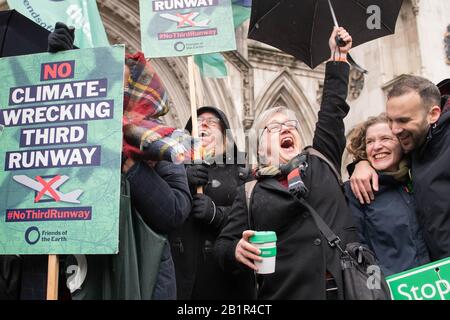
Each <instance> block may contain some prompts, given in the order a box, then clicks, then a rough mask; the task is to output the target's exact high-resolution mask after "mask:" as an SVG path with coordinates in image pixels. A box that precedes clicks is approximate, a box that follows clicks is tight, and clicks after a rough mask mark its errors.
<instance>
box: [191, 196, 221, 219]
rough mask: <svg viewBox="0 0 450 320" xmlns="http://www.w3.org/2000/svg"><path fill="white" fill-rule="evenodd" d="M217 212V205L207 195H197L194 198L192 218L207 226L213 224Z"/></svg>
mask: <svg viewBox="0 0 450 320" xmlns="http://www.w3.org/2000/svg"><path fill="white" fill-rule="evenodd" d="M216 210H217V208H216V205H215V204H214V202H213V201H212V200H211V198H210V197H208V196H207V195H204V194H203V193H197V194H195V195H194V196H193V201H192V211H191V215H192V217H194V218H196V219H199V220H202V221H203V222H205V223H207V224H212V223H213V221H214V219H215V215H216Z"/></svg>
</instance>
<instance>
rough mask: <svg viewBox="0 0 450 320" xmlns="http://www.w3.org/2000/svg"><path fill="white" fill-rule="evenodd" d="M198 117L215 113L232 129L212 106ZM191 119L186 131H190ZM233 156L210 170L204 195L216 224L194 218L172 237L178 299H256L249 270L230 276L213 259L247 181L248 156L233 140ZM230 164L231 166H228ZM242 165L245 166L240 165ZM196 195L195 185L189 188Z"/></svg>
mask: <svg viewBox="0 0 450 320" xmlns="http://www.w3.org/2000/svg"><path fill="white" fill-rule="evenodd" d="M197 112H198V115H201V114H202V113H204V112H212V113H213V114H215V115H216V116H217V117H218V118H219V119H221V121H222V123H223V127H224V129H229V128H230V126H229V123H228V120H227V118H226V116H225V114H224V113H223V112H222V111H220V110H219V109H216V108H213V107H202V108H200V109H199V110H198V111H197ZM191 128H192V124H191V120H189V122H188V123H187V125H186V129H187V130H189V131H191ZM227 143H228V144H231V145H232V146H233V148H232V149H233V150H234V152H233V153H231V152H230V153H229V154H227V155H226V159H224V161H223V163H224V164H214V165H212V166H211V167H209V168H208V175H209V182H208V184H207V185H206V187H205V188H204V194H205V195H207V196H209V197H210V198H211V199H212V201H214V203H215V204H216V208H217V215H216V218H215V221H214V224H211V225H208V224H206V223H205V222H203V221H199V220H198V219H196V218H194V217H189V218H188V219H187V221H186V222H185V224H184V225H183V226H182V227H181V228H179V229H178V230H177V231H176V232H173V233H171V234H170V237H169V239H170V243H171V247H172V254H173V258H174V262H175V270H176V274H177V291H178V299H183V300H185V299H195V300H197V299H213V300H223V299H251V298H253V297H254V293H255V289H254V277H253V273H252V272H250V271H249V270H243V271H242V272H237V273H235V274H231V273H229V272H224V271H222V270H221V268H220V267H219V265H218V264H217V261H216V260H215V258H214V256H213V248H214V243H215V241H216V238H217V236H218V235H219V233H220V230H221V229H222V227H223V225H224V224H225V223H226V222H227V220H228V214H229V210H230V208H231V205H232V203H233V201H234V198H235V195H236V190H237V188H238V187H239V186H240V185H242V184H243V183H244V182H245V181H246V179H247V176H248V174H247V171H246V169H245V166H244V164H243V163H244V161H245V156H244V154H242V153H240V152H238V150H237V147H236V145H235V144H234V141H228V142H227ZM227 163H228V164H227ZM241 163H242V164H241ZM190 187H191V191H192V192H193V193H195V192H196V190H195V186H190Z"/></svg>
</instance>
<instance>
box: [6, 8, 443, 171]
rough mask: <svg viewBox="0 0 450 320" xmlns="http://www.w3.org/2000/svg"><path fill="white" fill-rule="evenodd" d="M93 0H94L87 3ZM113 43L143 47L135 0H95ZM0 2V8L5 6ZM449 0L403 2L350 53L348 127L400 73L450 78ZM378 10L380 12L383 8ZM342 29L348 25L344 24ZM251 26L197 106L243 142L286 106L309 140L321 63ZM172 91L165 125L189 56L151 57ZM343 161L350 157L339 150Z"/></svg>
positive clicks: (178, 117)
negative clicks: (354, 65) (376, 35)
mask: <svg viewBox="0 0 450 320" xmlns="http://www.w3.org/2000/svg"><path fill="white" fill-rule="evenodd" d="M91 1H93V0H91ZM97 4H98V7H99V10H100V14H101V17H102V19H103V23H104V25H105V29H106V32H107V34H108V37H109V40H110V43H111V44H117V43H124V44H125V45H126V48H127V51H130V52H133V51H136V50H139V48H140V28H139V25H140V24H139V1H138V0H126V1H125V0H97ZM6 8H7V4H6V1H5V0H0V9H6ZM448 12H450V1H448V0H404V2H403V6H402V9H401V12H400V16H399V18H398V20H397V25H396V33H395V34H394V35H391V36H387V37H384V38H381V39H378V40H374V41H371V42H369V43H366V44H364V45H361V46H359V47H357V48H355V49H353V50H352V55H353V57H354V58H355V60H356V61H357V62H358V63H359V64H360V65H362V66H363V67H365V68H366V69H367V70H368V71H369V74H368V75H364V76H363V75H362V74H361V73H359V72H357V71H356V70H352V71H351V80H350V86H349V89H350V91H349V99H348V101H349V104H350V106H351V111H350V114H349V115H348V117H347V119H346V127H347V132H348V131H349V130H350V129H351V128H352V127H353V126H354V125H355V124H357V123H358V122H360V121H362V120H364V119H366V118H367V117H368V116H370V115H375V114H378V113H380V112H382V111H383V110H384V106H385V102H386V93H387V91H388V90H389V88H390V87H391V86H392V85H393V83H395V82H396V81H397V80H398V79H400V78H401V77H402V76H403V75H405V74H415V75H422V76H424V77H427V78H429V79H430V80H432V81H434V82H439V81H440V80H442V79H444V78H449V77H450V19H449V16H448ZM381 14H382V13H381ZM344 27H345V26H344ZM247 31H248V24H244V25H243V26H241V27H240V28H239V29H238V30H236V39H237V47H238V50H236V51H233V52H226V53H224V55H225V58H226V61H227V67H228V74H229V76H228V77H227V78H224V79H210V78H202V77H200V75H199V74H198V72H197V73H196V75H195V78H196V83H197V86H196V96H197V101H198V106H204V105H212V106H216V107H219V108H220V109H222V110H223V111H224V112H225V113H226V114H227V116H228V117H229V119H230V123H231V126H232V127H233V128H240V130H239V131H237V132H240V133H237V134H236V139H237V141H238V143H239V144H240V146H241V147H243V146H244V141H245V138H244V136H245V135H244V134H243V130H247V129H248V128H250V126H251V124H252V122H253V120H254V119H255V117H256V116H257V115H258V114H259V113H261V112H262V111H264V110H266V109H267V108H270V107H273V106H276V105H286V106H288V107H289V108H291V109H293V110H294V111H295V112H296V113H297V115H298V117H299V119H301V136H302V139H303V141H304V143H305V145H306V144H310V143H311V141H312V135H313V132H314V127H315V122H316V119H317V111H318V108H319V104H320V98H321V88H322V85H323V77H324V65H320V66H318V67H317V68H316V69H314V70H311V69H310V68H309V67H308V66H306V65H305V64H303V63H301V62H299V61H297V60H295V59H294V58H293V57H292V56H290V55H287V54H285V53H283V52H280V51H279V50H277V49H274V48H272V47H270V46H267V45H265V44H262V43H259V42H256V41H253V40H247V38H246V34H247ZM153 63H154V65H155V68H156V69H157V71H158V73H159V75H160V76H161V78H162V79H163V81H164V83H165V85H166V87H167V90H168V92H169V95H170V103H171V106H172V111H171V112H170V113H169V115H167V116H166V117H165V120H166V121H167V123H169V124H171V125H175V126H178V127H182V126H184V124H185V123H186V121H187V119H188V118H189V116H190V102H189V82H188V68H187V59H186V58H185V57H177V58H159V59H153ZM344 157H345V161H344V164H345V163H346V162H348V161H349V159H347V158H348V157H347V155H344Z"/></svg>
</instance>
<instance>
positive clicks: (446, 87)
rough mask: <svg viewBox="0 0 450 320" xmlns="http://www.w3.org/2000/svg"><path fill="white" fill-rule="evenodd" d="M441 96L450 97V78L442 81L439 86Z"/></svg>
mask: <svg viewBox="0 0 450 320" xmlns="http://www.w3.org/2000/svg"><path fill="white" fill-rule="evenodd" d="M437 87H438V88H439V91H440V92H441V95H450V78H449V79H445V80H442V81H441V82H439V83H438V84H437Z"/></svg>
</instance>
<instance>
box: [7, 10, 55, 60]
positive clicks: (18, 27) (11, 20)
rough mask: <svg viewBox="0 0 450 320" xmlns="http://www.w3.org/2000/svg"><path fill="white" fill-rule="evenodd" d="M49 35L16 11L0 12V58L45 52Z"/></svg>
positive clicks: (45, 30)
mask: <svg viewBox="0 0 450 320" xmlns="http://www.w3.org/2000/svg"><path fill="white" fill-rule="evenodd" d="M49 33H50V31H48V30H47V29H45V28H43V27H41V26H39V25H38V24H36V23H34V22H33V21H31V20H30V19H28V18H26V17H25V16H23V15H22V14H20V13H19V12H17V11H16V10H6V11H0V57H10V56H17V55H23V54H32V53H40V52H46V51H47V38H48V35H49Z"/></svg>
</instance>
